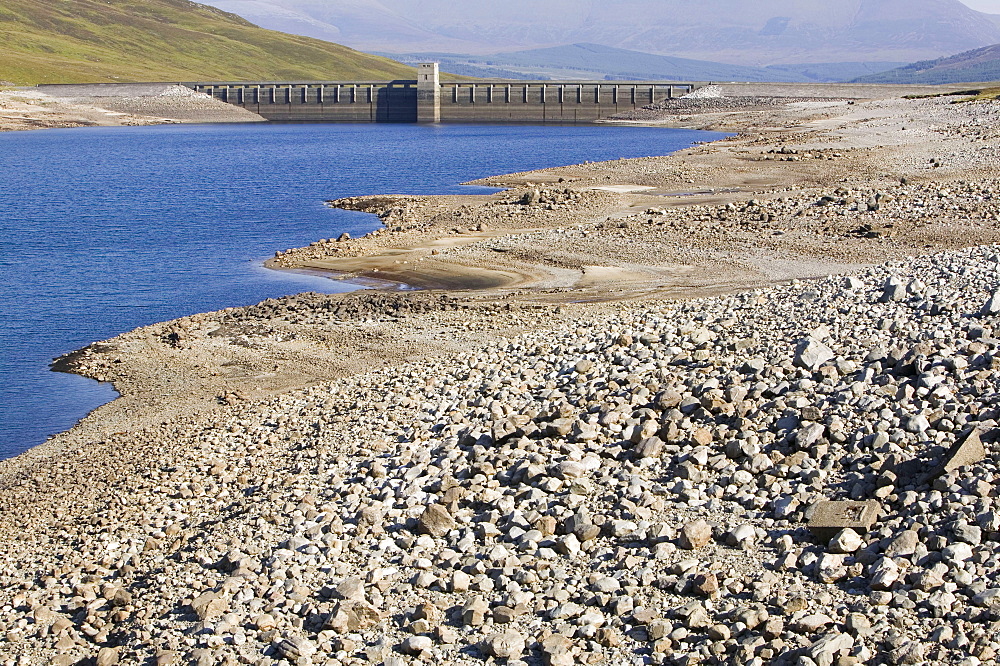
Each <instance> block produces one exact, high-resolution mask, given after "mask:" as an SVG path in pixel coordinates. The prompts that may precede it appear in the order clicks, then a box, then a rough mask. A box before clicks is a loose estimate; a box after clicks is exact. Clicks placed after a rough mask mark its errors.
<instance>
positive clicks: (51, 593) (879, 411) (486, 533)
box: [0, 246, 1000, 666]
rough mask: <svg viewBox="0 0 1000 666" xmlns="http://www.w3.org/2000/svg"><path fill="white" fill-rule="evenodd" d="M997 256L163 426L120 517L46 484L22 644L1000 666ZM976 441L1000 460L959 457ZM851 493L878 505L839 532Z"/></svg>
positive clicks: (516, 660)
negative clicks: (81, 505) (83, 510)
mask: <svg viewBox="0 0 1000 666" xmlns="http://www.w3.org/2000/svg"><path fill="white" fill-rule="evenodd" d="M998 270H1000V247H998V246H986V247H979V248H973V249H968V250H961V251H955V252H946V253H940V254H936V255H932V256H928V257H923V258H917V259H912V260H908V261H900V262H893V263H890V264H888V265H884V266H881V267H877V268H872V269H868V270H866V271H864V272H861V273H860V274H857V275H855V276H851V277H831V278H828V279H824V280H820V281H816V282H810V283H794V284H791V285H788V286H784V287H775V288H771V289H762V290H756V291H752V292H748V293H743V294H738V295H734V296H726V297H719V298H710V299H700V300H693V301H688V302H677V303H658V304H619V305H616V306H615V307H613V308H606V309H604V310H603V311H601V312H599V313H595V312H593V311H590V312H589V313H587V314H585V316H581V318H579V319H578V320H575V321H570V322H568V323H564V324H559V325H556V326H555V327H554V328H553V329H552V330H536V331H532V332H530V333H526V334H524V335H521V336H518V337H514V338H511V339H498V340H495V341H494V342H492V343H489V344H486V345H483V346H481V347H480V348H479V349H478V350H476V351H473V352H471V353H469V354H463V355H460V356H456V357H443V358H438V359H432V360H428V361H423V362H415V363H410V364H402V365H399V366H397V367H394V368H385V369H381V370H377V371H374V372H371V373H368V374H362V375H357V376H353V377H349V378H345V379H342V380H339V381H335V382H327V383H322V384H319V385H316V386H313V387H311V388H308V389H304V390H300V391H296V392H292V393H289V394H286V395H283V396H280V397H277V398H274V399H271V400H268V401H265V402H263V403H256V404H254V403H247V402H243V403H240V404H237V405H235V406H233V407H231V408H228V411H224V412H223V413H222V414H221V415H220V416H219V417H217V419H216V421H215V422H214V423H212V424H207V423H196V424H192V425H189V426H176V425H175V426H174V428H173V429H172V430H166V431H163V430H161V431H160V432H159V433H158V434H156V435H152V434H147V435H145V437H146V438H147V439H149V441H148V444H150V445H159V446H163V447H167V446H169V447H174V448H175V449H176V451H177V457H176V458H174V459H173V461H172V462H171V464H169V465H155V466H151V467H150V468H149V469H148V470H146V473H145V474H142V475H137V476H130V477H128V478H122V479H120V480H118V481H117V483H115V484H113V485H112V486H111V487H109V489H108V490H107V491H106V492H105V493H104V495H103V496H102V497H100V498H99V499H98V500H97V501H96V502H95V511H94V512H93V513H92V514H91V515H90V516H89V517H86V518H83V517H81V516H79V515H74V514H66V513H59V512H55V513H52V514H46V513H45V510H44V503H39V504H37V505H36V506H35V507H34V508H33V509H32V511H33V519H32V521H31V522H30V523H27V524H22V525H21V526H20V528H21V530H22V539H21V540H20V541H17V540H15V539H13V536H14V532H12V531H8V532H7V534H6V536H7V540H6V541H5V560H6V562H7V565H6V566H5V568H4V570H3V572H2V573H0V589H2V592H0V599H2V601H0V624H2V628H3V631H4V633H5V636H6V640H5V642H4V643H3V644H2V647H0V651H2V652H3V653H4V654H5V655H6V656H8V658H9V659H10V662H9V663H14V664H17V663H55V664H71V663H77V662H78V661H79V660H80V659H82V658H86V657H91V658H94V659H96V663H98V664H101V665H110V664H115V663H129V664H134V663H155V664H161V665H167V664H187V663H192V664H203V665H205V664H238V663H246V664H285V663H292V664H329V665H330V666H334V665H339V664H365V663H374V664H388V665H391V666H396V665H401V664H408V663H419V662H423V663H470V664H474V663H482V662H483V661H484V660H487V661H488V660H494V659H495V660H497V661H498V662H501V663H508V664H521V663H529V664H537V663H544V664H553V665H563V664H566V665H569V664H575V663H584V664H600V663H609V664H633V663H634V664H640V663H655V664H696V663H706V664H723V663H730V664H806V665H809V664H821V665H829V664H838V665H840V666H847V665H849V664H869V663H887V664H917V663H934V664H963V665H968V666H973V665H975V664H980V663H989V662H992V661H993V660H994V658H995V655H996V652H997V650H998V649H1000V643H998V642H997V640H996V632H995V631H994V630H993V629H992V626H993V624H992V623H994V622H996V621H997V620H998V619H1000V602H998V600H1000V557H998V553H1000V546H998V544H1000V513H998V511H997V510H996V507H995V501H996V500H995V498H996V495H997V493H998V484H1000V469H998V467H997V462H996V461H997V451H996V446H997V444H996V435H997V419H998V418H1000V405H998V404H997V398H996V396H997V394H998V391H1000V340H998V339H997V338H996V337H995V335H996V329H997V326H998V325H1000V319H998V317H1000V294H998V293H997V288H998V278H997V275H998ZM311 302H312V301H310V300H309V299H306V300H304V301H302V302H301V303H299V310H300V314H301V315H302V316H308V310H309V307H310V305H309V304H310V303H311ZM317 304H318V305H317V306H318V307H325V305H324V304H323V303H321V302H320V301H317ZM446 305H447V304H446ZM973 431H975V432H976V434H975V435H972V436H971V437H970V438H969V439H970V440H976V439H978V441H979V442H981V448H979V449H975V447H974V446H972V444H969V442H966V443H967V444H969V448H968V449H967V450H966V451H964V452H962V455H963V456H964V457H960V458H959V459H958V460H957V461H953V462H954V464H952V465H947V464H946V463H948V462H949V461H951V456H952V455H953V454H952V453H950V452H949V449H950V448H951V447H952V446H953V445H954V444H955V443H956V442H959V441H962V440H964V439H965V438H966V437H967V436H968V433H970V432H973ZM133 439H135V440H137V441H141V440H142V439H143V435H141V434H138V433H135V434H133ZM969 451H972V455H971V456H970V455H968V453H969ZM956 464H961V465H963V466H961V467H955V465H956ZM935 467H941V469H939V470H938V473H937V474H925V473H924V470H933V469H934V468H935ZM67 473H68V472H67V470H66V468H62V469H60V468H49V469H47V470H36V471H35V472H34V473H33V474H32V475H30V476H25V477H24V478H23V479H22V481H21V483H20V484H15V485H14V486H13V487H12V488H11V489H10V497H11V498H16V497H17V495H18V493H19V492H21V491H22V490H23V489H25V488H28V487H34V488H40V489H44V488H45V487H47V486H48V485H53V484H57V483H58V482H59V476H60V474H67ZM827 500H851V501H868V502H874V503H875V504H876V506H877V517H875V518H874V522H872V521H871V520H870V519H869V520H868V521H861V522H859V523H857V524H855V528H856V529H844V530H840V529H839V527H838V526H837V525H836V524H834V525H832V526H825V525H821V524H817V520H821V519H822V516H820V518H819V519H817V517H816V516H815V515H814V513H815V512H816V510H817V508H820V509H822V508H823V506H824V505H823V502H825V501H827ZM866 506H868V505H866ZM22 510H23V509H22ZM17 511H18V510H17V509H16V508H15V507H12V506H6V507H5V508H4V512H3V513H2V514H0V518H2V520H3V522H4V523H5V525H4V529H5V530H11V529H13V527H12V526H11V525H10V518H13V517H14V516H15V515H20V516H21V518H22V519H23V517H24V515H25V513H21V514H18V513H17ZM873 515H874V514H873ZM859 516H860V514H859ZM848 517H849V518H850V516H848ZM869 518H871V517H869ZM810 519H812V525H811V527H813V528H814V529H813V530H810V529H808V528H807V527H806V524H807V523H808V522H809V521H810ZM824 527H826V528H827V529H825V530H824V529H823V528H824ZM817 535H819V536H817Z"/></svg>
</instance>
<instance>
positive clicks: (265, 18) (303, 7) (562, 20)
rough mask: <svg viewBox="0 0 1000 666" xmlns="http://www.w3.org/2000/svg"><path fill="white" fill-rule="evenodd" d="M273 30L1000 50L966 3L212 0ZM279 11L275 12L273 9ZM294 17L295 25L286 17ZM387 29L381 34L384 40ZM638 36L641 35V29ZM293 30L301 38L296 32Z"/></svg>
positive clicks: (704, 54) (377, 42)
mask: <svg viewBox="0 0 1000 666" xmlns="http://www.w3.org/2000/svg"><path fill="white" fill-rule="evenodd" d="M210 2H211V4H213V5H216V6H219V7H223V8H225V9H227V10H229V11H234V12H237V13H239V14H241V15H243V16H247V17H249V18H251V19H253V20H255V21H258V22H260V23H263V24H265V25H270V21H272V20H277V19H276V18H269V15H268V12H269V11H270V12H273V16H275V17H276V16H278V15H284V16H285V19H283V20H285V21H286V23H285V24H284V25H288V24H287V20H288V18H287V16H288V15H287V12H289V11H291V12H292V13H293V14H294V15H295V16H296V17H297V18H296V20H297V21H299V22H300V23H301V24H302V25H304V26H305V25H308V28H307V29H308V30H310V31H311V32H309V33H308V34H311V35H313V36H316V37H324V36H327V35H328V36H329V37H330V38H334V37H336V38H338V39H340V40H342V42H343V43H346V44H349V45H351V46H354V47H357V48H363V49H367V50H378V51H384V52H389V53H413V52H427V51H437V52H441V51H449V52H455V53H472V54H484V53H495V52H497V51H503V50H513V49H533V48H544V47H549V46H560V45H565V44H570V43H594V44H601V45H604V46H611V47H616V48H625V49H631V50H637V51H644V52H648V53H654V54H659V55H671V56H676V57H683V58H688V59H696V60H707V61H716V62H718V61H721V62H728V63H733V64H739V65H746V66H762V65H770V64H783V63H809V62H850V61H894V62H907V61H913V60H918V59H929V58H936V57H940V56H943V55H946V54H951V53H956V52H958V51H963V50H968V49H972V48H977V47H982V46H986V45H988V44H992V43H997V42H1000V25H998V23H997V21H996V20H995V17H993V16H991V15H987V14H983V13H981V12H976V11H974V10H972V9H969V8H968V7H966V6H965V5H963V4H962V3H961V2H959V0H844V1H841V2H836V3H831V2H827V1H823V0H763V1H762V2H757V3H754V4H753V5H750V4H749V3H747V2H745V1H744V0H708V1H706V2H699V3H692V2H690V1H688V0H603V1H602V2H598V1H597V0H573V1H570V0H534V1H529V0H508V1H506V2H504V3H482V4H468V5H463V6H462V8H461V11H456V9H455V5H454V4H453V3H452V2H451V1H450V0H350V2H337V3H336V4H334V3H333V2H332V1H324V0H210ZM269 8H270V9H269ZM283 13H284V14H283ZM372 26H377V29H372ZM637 26H638V28H637ZM286 29H291V28H290V27H288V28H286Z"/></svg>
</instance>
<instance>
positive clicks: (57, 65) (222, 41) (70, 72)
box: [0, 0, 415, 84]
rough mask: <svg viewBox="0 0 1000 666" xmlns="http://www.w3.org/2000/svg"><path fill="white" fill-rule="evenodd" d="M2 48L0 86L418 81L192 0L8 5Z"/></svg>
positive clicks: (6, 1) (15, 0)
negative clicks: (10, 83) (2, 83)
mask: <svg viewBox="0 0 1000 666" xmlns="http://www.w3.org/2000/svg"><path fill="white" fill-rule="evenodd" d="M0 44H2V47H0V80H7V81H13V82H15V83H21V84H35V83H78V82H98V81H197V80H220V79H223V80H226V79H230V80H232V79H235V80H287V79H306V80H324V79H325V80H331V79H332V80H336V79H348V80H349V79H376V80H389V79H397V78H413V77H414V76H415V75H414V73H413V70H412V69H411V68H409V67H407V66H405V65H402V64H400V63H398V62H395V61H392V60H389V59H386V58H380V57H377V56H372V55H368V54H365V53H360V52H358V51H354V50H352V49H349V48H346V47H343V46H339V45H337V44H331V43H329V42H323V41H319V40H316V39H311V38H309V37H300V36H297V35H286V34H283V33H280V32H274V31H271V30H264V29H263V28H258V27H257V26H255V25H253V24H252V23H249V22H247V21H245V20H243V19H241V18H240V17H238V16H236V15H235V14H228V13H226V12H223V11H221V10H218V9H215V8H213V7H207V6H205V5H199V4H196V3H193V2H188V0H3V2H0Z"/></svg>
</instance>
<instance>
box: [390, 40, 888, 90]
mask: <svg viewBox="0 0 1000 666" xmlns="http://www.w3.org/2000/svg"><path fill="white" fill-rule="evenodd" d="M396 57H398V58H399V59H400V60H401V61H403V62H406V63H410V64H415V63H418V62H428V61H436V62H440V63H441V65H442V67H443V68H445V69H446V70H447V71H449V72H455V73H462V74H467V75H470V76H480V77H486V78H525V79H569V80H573V79H612V80H623V79H624V80H675V81H788V82H808V83H815V82H823V81H844V80H848V79H853V78H855V77H857V76H863V75H866V74H871V73H874V72H879V71H885V70H889V69H892V68H894V67H898V66H900V65H902V64H904V63H899V62H896V63H869V62H853V63H851V62H845V63H827V64H821V65H813V64H790V65H780V66H773V67H745V66H741V65H730V64H726V63H719V62H711V61H704V60H692V59H688V58H674V57H670V56H660V55H653V54H650V53H642V52H638V51H630V50H627V49H617V48H612V47H610V46H601V45H599V44H570V45H566V46H556V47H550V48H544V49H531V50H527V51H515V52H509V53H497V54H493V55H487V56H475V55H466V54H453V53H412V54H401V55H397V56H396Z"/></svg>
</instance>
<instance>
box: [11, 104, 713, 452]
mask: <svg viewBox="0 0 1000 666" xmlns="http://www.w3.org/2000/svg"><path fill="white" fill-rule="evenodd" d="M717 136H718V135H714V134H711V133H706V132H693V131H686V130H670V129H660V128H640V127H596V126H589V127H588V126H582V127H576V126H573V127H570V126H565V127H564V126H559V127H540V126H514V125H441V126H416V125H370V124H365V125H353V124H349V125H344V124H337V125H320V124H317V125H281V124H247V125H173V126H159V127H134V128H129V127H122V128H86V129H70V130H45V131H32V132H8V133H0V307H2V313H3V318H2V320H0V459H2V458H5V457H9V456H12V455H16V454H17V453H20V452H22V451H24V450H26V449H27V448H29V447H31V446H34V445H36V444H39V443H41V442H42V441H44V440H45V439H46V438H47V437H49V436H50V435H52V434H55V433H57V432H60V431H62V430H65V429H66V428H69V427H71V426H72V425H73V424H74V423H75V422H76V421H77V420H79V419H80V418H81V417H83V416H84V415H86V414H87V412H89V411H90V410H92V409H94V408H95V407H97V406H99V405H101V404H103V403H105V402H108V401H109V400H112V399H113V398H114V397H115V392H114V391H113V389H112V388H111V386H110V385H108V384H99V383H97V382H94V381H91V380H88V379H84V378H81V377H77V376H73V375H67V374H61V373H55V372H51V371H50V370H48V366H49V364H50V362H51V360H52V359H53V358H55V357H57V356H59V355H61V354H64V353H66V352H69V351H72V350H74V349H78V348H80V347H83V346H86V345H87V344H89V343H91V342H94V341H97V340H101V339H104V338H108V337H112V336H114V335H117V334H119V333H122V332H124V331H128V330H130V329H133V328H135V327H137V326H143V325H146V324H150V323H154V322H157V321H163V320H167V319H173V318H175V317H179V316H183V315H187V314H192V313H195V312H204V311H209V310H217V309H220V308H224V307H229V306H237V305H246V304H250V303H255V302H258V301H261V300H263V299H265V298H269V297H275V296H282V295H286V294H291V293H297V292H301V291H307V290H313V291H323V292H336V291H345V290H348V289H352V288H356V286H353V285H349V284H345V283H343V282H337V281H333V280H329V279H327V278H323V277H316V276H309V275H301V274H295V273H288V272H279V271H270V270H267V269H264V268H263V267H262V266H261V263H262V262H263V260H265V259H266V258H268V257H269V256H271V255H273V254H274V251H275V250H280V249H286V248H290V247H298V246H302V245H307V244H309V243H310V242H312V241H314V240H317V239H319V238H328V237H335V236H338V235H339V234H340V233H341V232H344V231H347V232H348V233H350V234H351V235H352V236H357V235H361V234H364V233H367V232H369V231H371V230H372V229H374V228H376V227H377V226H378V220H377V219H376V218H375V217H374V216H371V215H364V214H359V213H349V212H345V211H337V210H332V209H329V208H326V207H325V206H324V205H323V201H325V200H327V199H333V198H339V197H345V196H353V195H359V194H378V193H408V194H430V193H462V192H477V191H482V190H480V189H478V188H469V187H463V186H460V185H458V183H461V182H463V181H466V180H471V179H474V178H478V177H483V176H488V175H492V174H501V173H511V172H515V171H526V170H530V169H537V168H541V167H548V166H557V165H561V164H573V163H579V162H583V161H585V160H606V159H614V158H618V157H640V156H648V155H662V154H666V153H669V152H672V151H675V150H678V149H681V148H684V147H687V146H689V145H690V144H691V143H693V142H694V141H701V140H710V139H713V138H716V137H717Z"/></svg>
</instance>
